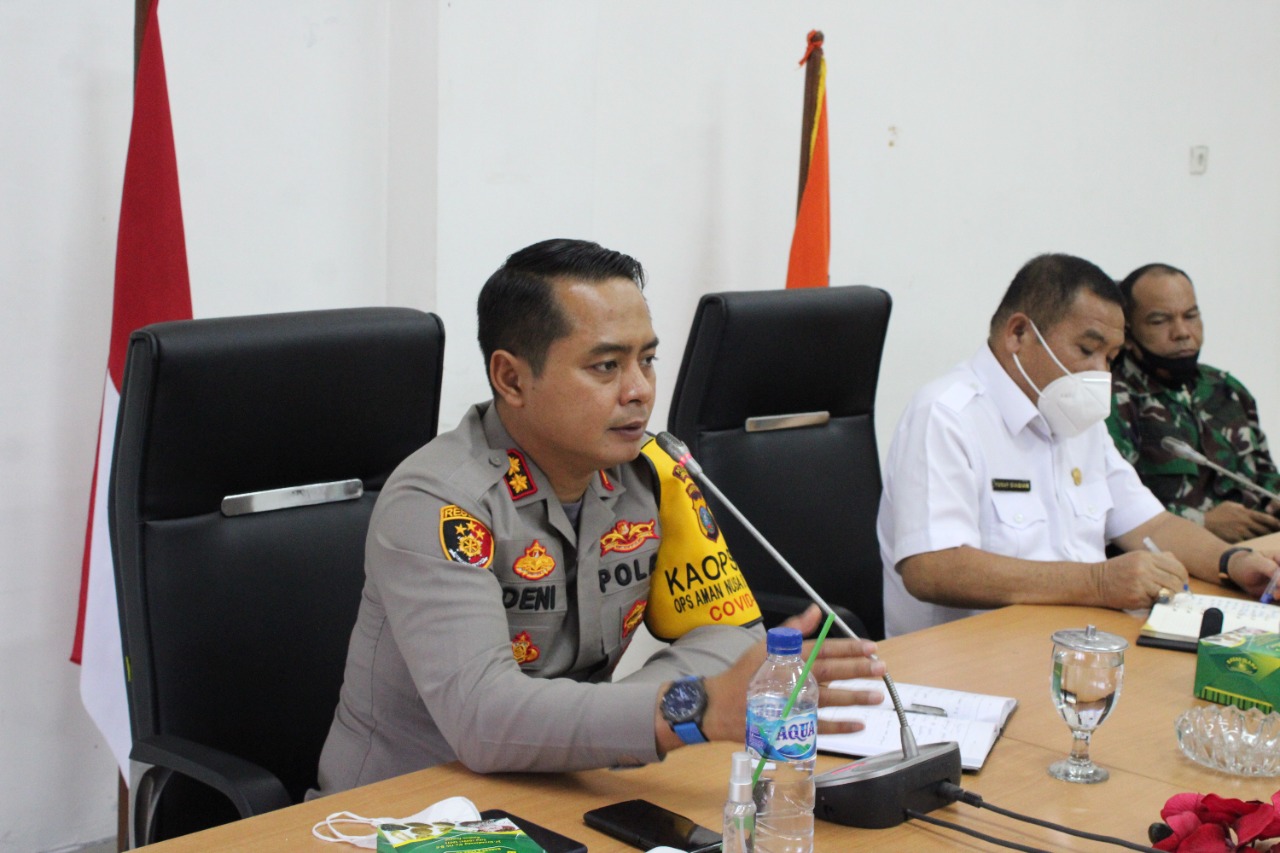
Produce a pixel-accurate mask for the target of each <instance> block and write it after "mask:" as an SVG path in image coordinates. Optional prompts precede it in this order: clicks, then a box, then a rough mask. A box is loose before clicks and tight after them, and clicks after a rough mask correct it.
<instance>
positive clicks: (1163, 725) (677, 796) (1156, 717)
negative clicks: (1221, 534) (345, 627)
mask: <svg viewBox="0 0 1280 853" xmlns="http://www.w3.org/2000/svg"><path fill="white" fill-rule="evenodd" d="M1258 544H1260V545H1263V546H1272V547H1276V548H1280V534H1273V535H1272V536H1269V537H1263V538H1262V539H1261V540H1259V541H1258ZM1192 591H1193V592H1199V593H1205V594H1216V595H1224V594H1226V595H1229V594H1231V593H1229V592H1227V591H1225V590H1223V589H1221V588H1219V587H1217V586H1214V585H1211V584H1205V583H1201V582H1199V581H1193V583H1192ZM1144 621H1145V620H1144V615H1143V614H1141V613H1126V612H1120V611H1113V610H1104V609H1098V608H1086V607H1054V606H1012V607H1005V608H1001V609H999V610H993V611H989V612H986V613H983V614H981V615H978V616H974V617H970V618H968V619H963V620H959V621H956V622H951V623H948V624H945V625H938V626H935V627H933V628H929V629H926V630H923V631H917V632H914V633H912V634H907V635H904V636H901V637H895V638H893V639H891V640H885V641H883V642H881V643H880V644H879V645H880V657H881V658H882V659H883V660H885V661H886V663H887V664H888V666H889V671H890V673H891V674H892V675H893V676H894V678H895V679H897V680H898V681H902V682H909V683H915V684H927V685H931V686H935V687H946V688H952V689H956V690H965V691H970V692H977V693H990V694H995V695H1001V696H1013V697H1015V698H1016V699H1017V700H1018V707H1017V710H1015V711H1014V713H1013V715H1012V716H1011V717H1010V718H1009V721H1008V723H1007V725H1006V726H1005V729H1004V733H1003V734H1002V735H1001V736H1000V738H999V739H998V740H997V741H996V744H995V746H994V748H993V749H992V751H991V754H990V755H989V756H988V758H987V761H986V762H985V764H984V765H983V767H982V769H981V770H980V771H978V772H975V773H969V772H966V773H965V774H964V778H963V779H962V785H963V786H964V787H965V788H966V789H967V790H971V791H974V792H976V793H978V794H980V795H981V796H982V797H983V798H984V799H985V800H986V801H987V802H988V803H990V804H992V805H995V806H1000V807H1003V808H1006V809H1012V810H1015V811H1018V812H1022V813H1024V814H1030V815H1032V816H1034V817H1037V818H1041V819H1044V820H1050V821H1054V822H1057V823H1063V824H1067V825H1069V826H1072V827H1075V828H1077V829H1084V830H1087V831H1090V832H1100V833H1106V834H1110V835H1115V836H1119V837H1121V838H1124V839H1126V840H1128V841H1132V842H1137V843H1146V840H1147V839H1146V830H1147V826H1148V825H1149V824H1150V823H1152V822H1154V821H1158V820H1159V819H1160V809H1161V807H1162V806H1163V805H1164V803H1165V801H1166V800H1168V799H1169V797H1171V796H1173V795H1174V794H1177V793H1180V792H1184V791H1195V792H1200V793H1210V792H1212V793H1216V794H1220V795H1222V796H1224V797H1237V798H1240V799H1244V800H1250V799H1259V800H1269V799H1270V797H1271V795H1272V793H1274V792H1275V791H1276V790H1277V788H1280V778H1242V777H1236V776H1231V775H1228V774H1225V773H1221V772H1218V771H1214V770H1210V769H1208V768H1205V767H1202V766H1200V765H1199V764H1196V763H1195V762H1193V761H1191V760H1190V759H1188V758H1186V757H1184V756H1183V755H1182V753H1181V751H1180V750H1179V748H1178V745H1177V741H1176V738H1175V736H1174V721H1175V720H1176V719H1177V717H1178V715H1179V714H1181V713H1182V712H1183V711H1185V710H1187V709H1188V708H1190V707H1193V706H1197V705H1204V704H1207V703H1204V702H1201V701H1200V700H1197V699H1195V698H1194V697H1193V696H1192V683H1193V678H1194V671H1195V655H1193V654H1188V653H1186V652H1180V651H1171V650H1166V649H1156V648H1150V647H1145V646H1138V645H1136V643H1135V640H1136V639H1137V636H1138V632H1139V629H1140V628H1141V626H1142V624H1143V622H1144ZM1087 624H1092V625H1095V626H1097V627H1098V628H1099V629H1100V630H1103V631H1109V632H1111V633H1114V634H1118V635H1120V636H1122V637H1125V638H1127V639H1128V640H1129V642H1130V647H1129V650H1128V651H1127V652H1126V658H1125V675H1124V684H1123V689H1122V693H1121V696H1120V699H1119V701H1118V702H1117V704H1116V708H1115V710H1114V711H1113V713H1112V715H1111V717H1110V718H1109V719H1108V720H1107V721H1106V722H1105V723H1104V724H1103V725H1102V726H1101V727H1100V728H1099V729H1098V730H1097V731H1096V732H1095V734H1094V736H1093V743H1092V748H1091V751H1090V752H1091V755H1092V757H1093V759H1094V761H1096V762H1097V763H1098V764H1100V765H1102V766H1104V767H1106V768H1107V769H1108V770H1109V771H1110V773H1111V778H1110V779H1109V780H1108V781H1106V782H1104V783H1101V784H1097V785H1078V784H1070V783H1067V782H1060V781H1057V780H1055V779H1053V778H1052V777H1050V776H1049V775H1048V773H1047V771H1046V768H1047V767H1048V766H1049V764H1050V763H1051V762H1053V761H1055V760H1057V759H1059V758H1062V757H1064V756H1065V755H1066V754H1067V752H1068V751H1069V748H1070V744H1071V736H1070V731H1069V730H1068V729H1067V726H1066V724H1065V723H1064V722H1063V721H1062V719H1061V717H1059V716H1058V713H1057V711H1056V710H1055V709H1054V707H1053V703H1052V701H1051V700H1050V698H1049V673H1050V666H1051V663H1050V650H1051V648H1052V641H1051V640H1050V637H1051V635H1052V634H1053V633H1054V632H1055V631H1057V630H1060V629H1063V628H1083V627H1085V626H1086V625H1087ZM735 748H738V747H735V745H734V744H727V743H726V744H707V745H704V746H697V747H689V748H685V749H680V750H676V751H674V752H673V753H671V754H670V755H669V756H668V757H667V758H666V760H665V761H663V762H661V763H658V764H654V765H650V766H646V767H640V768H634V769H626V770H592V771H584V772H577V773H549V774H494V775H480V774H475V773H472V772H470V771H468V770H467V769H466V768H464V767H462V766H461V765H460V764H456V763H455V764H449V765H444V766H440V767H433V768H429V769H427V770H422V771H419V772H416V773H409V774H406V775H404V776H400V777H397V778H394V779H389V780H386V781H383V782H378V783H375V784H372V785H367V786H365V787H362V788H358V789H355V790H352V791H347V792H344V793H340V794H334V795H332V796H329V797H324V798H322V799H318V800H314V801H312V802H309V803H302V804H300V805H296V806H292V807H289V808H286V809H281V810H279V811H276V812H271V813H269V814H265V815H260V816H257V817H253V818H249V819H246V820H242V821H237V822H236V823H232V824H227V825H224V826H220V827H215V828H213V829H209V830H205V831H204V832H200V833H195V834H193V835H188V836H184V837H182V838H176V839H172V840H169V841H166V842H162V843H160V844H156V845H153V846H152V847H151V848H148V849H154V850H156V851H157V853H176V851H196V850H199V851H207V850H250V849H253V850H273V851H274V850H298V851H321V850H327V851H329V853H333V851H334V850H335V849H336V848H334V847H333V846H332V845H330V844H326V843H325V842H322V841H319V840H317V839H315V838H314V837H313V836H312V834H311V827H312V825H313V824H315V823H316V822H317V821H321V820H324V818H325V817H326V816H327V815H329V814H331V813H333V812H338V811H344V810H345V811H351V812H355V813H356V814H360V815H366V816H370V817H400V816H404V815H410V814H414V813H416V812H418V811H420V810H422V809H424V808H426V807H427V806H429V805H431V804H432V803H435V802H437V801H439V800H442V799H444V798H446V797H452V796H458V795H461V796H465V797H468V798H469V799H470V800H471V801H472V802H474V803H475V805H476V806H477V807H478V808H480V809H482V810H483V809H490V808H499V809H505V810H507V811H509V812H511V813H512V814H515V815H518V816H522V817H526V818H528V819H529V820H532V821H534V822H536V823H539V824H542V825H543V826H545V827H548V828H550V829H553V830H555V831H557V832H560V833H562V834H564V835H568V836H570V837H572V838H576V839H578V840H580V841H582V842H583V843H585V844H586V845H587V847H588V848H589V849H590V850H591V851H593V853H595V852H596V851H599V853H605V851H619V852H620V851H626V850H631V849H632V848H630V847H628V846H626V845H625V844H623V843H621V842H619V841H615V840H614V839H612V838H610V837H608V836H606V835H603V834H601V833H598V832H596V831H594V830H592V829H589V828H588V827H587V826H585V825H584V824H583V823H582V814H583V812H585V811H587V810H588V809H593V808H596V807H598V806H603V805H607V804H609V803H613V802H617V801H619V800H628V799H634V798H644V799H648V800H651V801H653V802H655V803H657V804H659V805H661V806H664V807H666V808H668V809H671V810H673V811H676V812H680V813H681V814H684V815H687V816H688V817H690V818H692V819H694V820H696V821H697V822H699V823H701V824H703V825H706V826H710V827H714V828H717V829H718V828H719V826H720V821H721V810H722V808H723V805H724V801H725V795H726V793H727V782H728V773H729V761H730V754H731V753H732V752H733V750H734V749H735ZM850 760H851V759H849V758H842V757H838V756H828V755H821V756H819V759H818V771H819V772H822V771H825V770H831V769H833V768H835V767H839V766H841V765H842V764H844V763H847V762H848V761H850ZM931 816H932V817H938V818H942V819H945V820H949V821H953V822H955V823H958V824H960V825H962V826H964V827H967V828H970V829H973V830H976V831H979V832H983V833H987V834H990V835H996V836H999V837H1001V838H1004V839H1008V840H1011V841H1015V842H1017V843H1020V844H1025V845H1030V846H1032V847H1036V848H1042V849H1045V850H1052V851H1060V850H1090V849H1101V848H1100V847H1099V845H1098V844H1097V843H1096V842H1090V841H1086V840H1083V839H1078V838H1074V837H1072V836H1069V835H1067V834H1065V833H1061V832H1057V831H1054V830H1049V829H1045V828H1041V827H1036V826H1032V825H1029V824H1025V823H1020V822H1015V821H1013V820H1011V819H1010V818H1007V817H1004V816H1001V815H998V814H996V813H994V812H991V811H989V810H986V809H977V808H974V807H972V806H968V805H963V804H958V803H957V804H952V805H950V806H946V807H944V808H941V809H938V810H936V811H934V812H932V813H931ZM814 847H815V849H816V850H818V851H843V850H850V849H854V848H855V847H856V848H858V849H869V850H908V849H909V850H926V851H927V850H991V849H998V848H996V847H994V846H993V845H991V844H990V843H988V842H985V841H981V840H978V839H974V838H970V837H968V836H965V835H962V834H960V833H958V832H956V831H953V830H951V829H946V828H940V827H935V826H931V825H928V824H924V823H919V822H915V821H911V822H907V823H904V824H902V825H900V826H897V827H893V828H890V829H878V830H869V829H854V828H851V827H845V826H840V825H838V824H834V823H827V822H825V821H821V820H819V821H817V822H816V830H815V843H814ZM347 849H349V848H347Z"/></svg>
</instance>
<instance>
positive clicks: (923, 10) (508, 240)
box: [0, 0, 1280, 850]
mask: <svg viewBox="0 0 1280 853" xmlns="http://www.w3.org/2000/svg"><path fill="white" fill-rule="evenodd" d="M132 6H133V4H132V3H123V2H113V3H109V4H108V3H100V2H99V3H95V2H88V0H68V2H64V3H52V4H51V3H45V2H40V0H0V103H3V104H4V105H5V114H6V120H5V121H4V122H3V123H0V199H2V200H3V205H0V285H2V286H3V288H4V290H3V293H4V306H5V310H4V311H0V347H3V348H4V349H3V360H2V361H0V363H3V364H4V365H5V367H4V369H3V370H0V399H2V400H4V401H5V403H4V412H5V417H4V418H3V419H0V471H2V472H3V473H4V475H5V478H6V481H7V482H8V483H9V488H7V489H4V490H2V491H0V683H3V684H5V685H7V686H8V689H6V690H4V691H0V850H32V849H36V850H39V849H55V848H59V847H63V846H66V845H70V844H73V843H75V842H80V841H86V840H90V839H95V838H101V837H105V836H108V835H111V834H113V833H114V814H115V803H114V795H115V782H114V773H115V771H114V765H113V764H112V762H111V760H110V758H109V756H108V755H107V754H106V751H105V748H104V746H103V744H102V743H101V741H100V740H99V739H98V737H97V736H96V734H95V732H94V730H93V729H92V726H91V724H90V723H89V722H88V720H87V719H86V717H85V715H84V713H83V711H82V710H81V708H80V705H79V699H78V695H77V693H76V688H75V685H76V678H77V672H76V669H75V667H73V666H71V665H70V664H68V663H67V661H66V659H67V654H68V652H69V649H70V643H71V633H72V627H73V623H74V617H75V597H76V591H77V585H78V581H79V567H80V553H81V536H82V533H83V529H84V519H85V511H86V507H87V498H88V489H89V482H88V481H89V475H90V472H91V468H92V463H93V458H92V455H93V445H94V435H95V430H96V428H97V412H98V404H99V394H100V387H101V379H102V375H103V373H102V372H103V370H104V361H105V354H106V346H107V337H108V323H109V314H110V293H111V279H112V264H113V253H114V239H115V227H116V218H117V215H118V205H119V187H120V180H121V176H122V173H123V163H124V150H125V144H126V141H127V133H128V122H129V109H130V88H129V87H130V83H129V77H130V72H131V45H132V36H131V33H132V29H131V28H132ZM161 23H162V27H163V31H164V44H165V51H166V60H167V67H168V71H169V85H170V96H171V100H172V105H173V115H174V125H175V135H176V142H177V150H178V163H179V170H180V175H181V181H182V191H183V207H184V212H185V216H186V227H187V241H188V251H189V257H190V269H191V280H192V290H193V301H194V305H195V311H196V314H197V316H212V315H217V314H236V313H250V312H262V311H282V310H299V309H307V308H320V307H334V306H341V305H358V304H382V303H393V304H409V305H415V306H417V307H423V308H427V309H433V310H436V311H438V312H439V313H440V314H441V315H442V317H443V318H444V320H445V324H446V328H447V330H448V335H449V353H448V357H447V361H446V380H445V401H444V405H443V408H442V417H441V421H442V423H443V424H445V425H448V424H450V423H452V422H453V421H455V420H456V419H457V417H458V416H459V415H460V413H461V412H462V410H463V408H464V407H465V406H466V404H468V403H469V402H471V401H473V400H476V399H479V398H481V397H483V396H484V388H485V384H484V379H483V373H482V370H481V365H480V359H479V354H478V350H477V348H476V346H475V344H474V318H473V314H474V307H473V306H474V299H475V293H476V291H477V289H478V287H479V285H480V283H482V282H483V280H484V278H485V277H486V276H487V275H488V274H489V272H491V271H492V270H493V269H494V268H495V267H496V266H497V265H498V264H499V263H501V261H502V259H503V258H504V257H505V255H506V254H508V253H509V252H511V251H513V250H514V249H516V248H519V247H520V246H522V245H525V244H527V243H529V242H532V241H534V240H537V239H541V238H543V237H548V236H585V237H589V238H593V239H597V240H599V241H601V242H603V243H605V244H606V245H609V246H612V247H615V248H619V249H622V250H624V251H628V252H630V253H632V254H634V255H636V256H637V257H639V258H640V259H641V260H642V261H643V262H644V263H645V265H646V266H647V268H648V270H649V273H650V280H651V284H650V289H649V299H650V303H651V305H652V306H653V309H654V315H655V323H656V326H657V329H658V333H659V335H660V336H661V338H662V339H663V341H664V343H663V348H662V353H661V356H662V361H661V364H660V371H661V377H662V380H663V387H662V396H661V398H660V405H659V410H658V412H657V413H656V415H655V419H654V423H655V424H664V423H665V419H666V408H667V399H668V395H669V393H670V386H671V383H672V382H673V381H674V375H675V371H676V369H677V368H678V366H679V362H680V353H681V350H682V348H683V344H684V338H685V335H686V334H687V329H688V324H689V321H690V319H691V317H692V314H693V308H694V306H695V305H696V302H697V299H698V296H699V294H701V293H703V292H706V291H708V290H716V289H755V288H768V287H776V286H778V285H779V284H780V283H781V282H782V280H783V277H784V274H785V268H786V257H787V249H788V245H789V240H790V229H791V224H792V220H793V212H794V204H795V169H796V161H797V149H798V143H799V129H798V124H799V119H800V97H801V87H802V84H803V72H802V71H800V70H798V69H797V68H796V64H795V63H796V60H798V59H799V57H800V55H801V53H802V52H803V48H804V36H805V33H806V32H807V31H808V30H809V29H810V28H811V27H814V26H818V27H820V28H822V29H824V30H825V31H826V34H827V57H828V64H829V81H828V84H829V98H830V115H831V119H830V133H831V149H832V166H831V172H832V219H833V239H834V243H835V245H834V248H833V252H832V265H831V272H832V280H833V282H836V283H853V282H860V283H870V284H876V285H879V286H881V287H884V288H886V289H888V290H889V291H890V293H891V294H892V295H893V297H894V301H895V314H894V317H893V320H892V322H891V324H890V335H889V341H888V345H887V350H886V356H885V364H884V370H883V381H882V390H881V395H880V417H879V431H880V435H881V438H882V450H883V449H884V446H885V442H886V441H887V436H888V435H889V433H890V431H891V429H892V427H893V424H894V421H895V419H896V417H897V414H898V412H899V411H900V410H901V409H902V407H903V406H904V405H905V403H906V400H907V398H908V397H909V395H910V394H911V392H912V391H913V390H914V389H915V388H916V387H918V386H919V385H920V384H922V383H923V382H924V381H926V380H927V379H928V378H930V377H932V376H933V375H935V374H937V373H938V372H940V371H942V370H944V369H946V367H948V366H949V365H950V364H952V363H954V362H955V361H957V360H959V359H961V358H963V357H965V356H967V355H968V354H969V353H970V352H971V351H972V350H973V349H974V348H975V347H976V346H978V344H979V343H980V341H981V339H982V335H983V329H984V328H985V325H986V321H987V318H988V316H989V315H990V312H991V311H992V309H993V308H994V305H995V303H996V301H997V300H998V298H999V296H1000V294H1001V293H1002V291H1003V289H1004V286H1005V285H1006V284H1007V282H1008V280H1009V279H1010V278H1011V277H1012V275H1013V273H1014V271H1015V270H1016V269H1017V267H1018V266H1019V265H1020V264H1021V263H1022V262H1023V261H1024V260H1026V259H1027V258H1029V257H1030V256H1031V255H1033V254H1036V253H1038V252H1041V251H1048V250H1060V251H1068V252H1073V253H1076V254H1081V255H1084V256H1086V257H1089V258H1091V259H1093V260H1095V261H1097V262H1098V263H1100V264H1101V265H1102V266H1103V267H1104V268H1105V269H1107V270H1108V271H1109V272H1111V273H1112V274H1115V275H1117V276H1118V275H1123V274H1124V273H1125V272H1127V271H1128V270H1129V269H1131V268H1132V267H1134V266H1137V265H1138V264H1140V263H1144V262H1147V261H1150V260H1155V259H1161V260H1167V261H1170V262H1172V263H1175V264H1178V265H1179V266H1183V267H1184V268H1186V269H1187V270H1188V271H1189V272H1190V273H1191V274H1192V276H1193V277H1194V278H1195V280H1196V281H1197V283H1198V284H1199V288H1200V297H1201V302H1202V304H1203V306H1204V308H1205V317H1206V324H1207V327H1208V341H1207V344H1206V351H1205V356H1206V359H1207V360H1208V361H1211V362H1213V363H1216V364H1220V365H1224V366H1228V367H1229V368H1230V369H1232V370H1233V371H1234V372H1236V373H1237V374H1238V375H1239V376H1240V377H1241V378H1242V379H1243V380H1244V381H1245V383H1246V384H1248V385H1249V386H1250V387H1251V388H1252V389H1253V390H1254V391H1255V393H1256V394H1257V395H1258V396H1259V397H1260V398H1261V407H1262V416H1263V421H1264V424H1266V423H1269V424H1272V425H1276V424H1280V388H1277V383H1276V380H1275V373H1274V370H1273V369H1272V368H1271V365H1272V364H1274V363H1275V362H1276V361H1277V356H1280V343H1278V342H1277V339H1276V336H1275V335H1274V333H1273V327H1274V324H1275V318H1276V317H1277V314H1278V311H1277V309H1278V308H1280V305H1278V304H1277V303H1278V301H1280V296H1278V295H1277V289H1276V287H1275V284H1276V270H1277V269H1280V257H1278V255H1280V241H1277V234H1280V163H1278V162H1277V160H1278V158H1277V155H1276V152H1275V145H1274V140H1275V139H1276V138H1278V137H1280V98H1278V97H1277V95H1278V94H1280V92H1278V90H1280V56H1277V55H1276V52H1275V50H1274V46H1275V44H1276V43H1277V36H1280V6H1277V5H1276V4H1274V3H1270V2H1266V0H1240V2H1235V3H1231V4H1223V3H1218V2H1213V0H1131V2H1127V3H1123V4H1117V3H1113V2H1109V0H1087V1H1086V0H1079V2H1072V3H1063V2H1044V3H1026V2H1015V0H970V2H968V3H964V4H958V3H947V2H941V0H935V2H929V0H859V2H853V3H849V2H835V0H828V2H807V3H804V4H800V3H775V2H766V0H748V2H742V0H709V2H705V3H698V4H689V3H682V2H674V1H673V0H653V1H652V2H648V3H645V4H635V3H626V2H622V0H605V2H589V0H553V2H544V3H540V4H508V3H499V2H496V0H469V2H465V3H464V2H445V3H440V2H435V0H430V2H428V0H421V2H415V0H278V2H273V3H265V4H264V3H260V2H250V0H165V2H164V4H163V5H162V6H161ZM1192 145H1208V146H1209V148H1210V155H1209V169H1208V172H1207V173H1206V174H1205V175H1202V176H1192V175H1189V174H1188V152H1189V148H1190V146H1192ZM1275 428H1276V429H1280V427H1275Z"/></svg>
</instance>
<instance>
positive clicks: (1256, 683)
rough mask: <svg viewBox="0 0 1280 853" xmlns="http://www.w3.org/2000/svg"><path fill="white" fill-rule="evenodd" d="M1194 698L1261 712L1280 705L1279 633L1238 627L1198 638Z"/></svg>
mask: <svg viewBox="0 0 1280 853" xmlns="http://www.w3.org/2000/svg"><path fill="white" fill-rule="evenodd" d="M1196 698H1198V699H1207V700H1208V701H1210V702H1217V703H1218V704H1219V705H1235V706H1236V707H1237V708H1244V709H1246V710H1248V709H1249V708H1257V709H1259V710H1260V711H1262V712H1263V713H1264V714H1267V713H1270V712H1271V711H1274V710H1276V709H1277V708H1278V707H1280V634H1273V633H1268V632H1265V631H1260V630H1258V629H1257V628H1239V629H1237V630H1235V631H1228V632H1226V633H1225V634H1217V635H1215V636H1212V637H1205V638H1203V639H1201V640H1200V643H1199V646H1198V648H1197V650H1196Z"/></svg>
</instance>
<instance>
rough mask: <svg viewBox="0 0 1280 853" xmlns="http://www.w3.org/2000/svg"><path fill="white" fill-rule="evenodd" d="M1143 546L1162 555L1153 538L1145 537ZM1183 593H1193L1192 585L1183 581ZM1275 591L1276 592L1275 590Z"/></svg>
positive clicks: (1153, 552)
mask: <svg viewBox="0 0 1280 853" xmlns="http://www.w3.org/2000/svg"><path fill="white" fill-rule="evenodd" d="M1142 544H1143V545H1146V546H1147V550H1148V551H1150V552H1151V553H1152V554H1159V553H1160V549H1159V548H1158V547H1156V543H1155V542H1154V541H1153V540H1152V538H1151V537H1150V536H1143V537H1142ZM1182 591H1183V592H1191V584H1189V583H1187V582H1186V581H1183V582H1182ZM1273 591H1274V590H1273Z"/></svg>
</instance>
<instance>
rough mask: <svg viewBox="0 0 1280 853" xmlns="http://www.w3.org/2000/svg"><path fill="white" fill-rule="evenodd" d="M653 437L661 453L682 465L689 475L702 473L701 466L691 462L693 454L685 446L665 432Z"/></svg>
mask: <svg viewBox="0 0 1280 853" xmlns="http://www.w3.org/2000/svg"><path fill="white" fill-rule="evenodd" d="M655 437H656V438H657V439H658V446H659V447H661V448H662V450H663V452H664V453H666V454H667V455H668V456H670V457H671V458H672V459H674V460H676V461H677V462H679V463H680V464H681V465H683V466H684V467H685V468H686V469H688V471H689V472H690V473H692V474H701V473H702V466H701V465H699V464H698V463H697V462H695V461H694V460H693V454H692V453H690V452H689V446H688V445H687V444H685V443H684V442H683V441H681V440H680V439H678V438H676V437H675V436H674V435H672V434H671V433H669V432H667V431H666V430H663V431H662V432H660V433H658V434H657V436H655Z"/></svg>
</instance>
